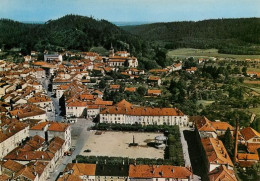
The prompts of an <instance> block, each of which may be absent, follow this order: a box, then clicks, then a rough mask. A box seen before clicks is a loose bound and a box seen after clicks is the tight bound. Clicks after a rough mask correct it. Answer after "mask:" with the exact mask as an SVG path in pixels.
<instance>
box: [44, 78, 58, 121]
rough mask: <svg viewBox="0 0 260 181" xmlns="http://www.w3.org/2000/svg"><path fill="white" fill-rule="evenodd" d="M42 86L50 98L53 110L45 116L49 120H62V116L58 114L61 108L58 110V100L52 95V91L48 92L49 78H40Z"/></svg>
mask: <svg viewBox="0 0 260 181" xmlns="http://www.w3.org/2000/svg"><path fill="white" fill-rule="evenodd" d="M40 82H41V84H42V86H43V88H44V89H45V90H46V92H47V95H48V96H49V97H50V98H51V100H52V104H53V107H54V111H53V112H48V113H47V117H48V119H49V120H51V121H57V122H62V121H63V117H62V116H60V113H61V110H60V106H59V100H58V99H57V98H54V97H52V92H50V91H49V90H48V85H49V82H50V80H49V78H48V77H46V78H43V79H41V80H40Z"/></svg>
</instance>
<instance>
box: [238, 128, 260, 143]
mask: <svg viewBox="0 0 260 181" xmlns="http://www.w3.org/2000/svg"><path fill="white" fill-rule="evenodd" d="M240 133H241V134H242V136H243V137H244V139H245V141H246V143H247V144H248V143H257V144H260V133H258V132H257V131H256V130H254V129H253V128H251V127H247V128H244V129H242V130H240Z"/></svg>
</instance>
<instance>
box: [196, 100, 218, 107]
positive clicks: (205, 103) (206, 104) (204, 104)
mask: <svg viewBox="0 0 260 181" xmlns="http://www.w3.org/2000/svg"><path fill="white" fill-rule="evenodd" d="M213 102H215V101H207V100H198V101H197V104H198V105H200V104H202V105H203V106H204V107H205V106H208V105H210V104H212V103H213Z"/></svg>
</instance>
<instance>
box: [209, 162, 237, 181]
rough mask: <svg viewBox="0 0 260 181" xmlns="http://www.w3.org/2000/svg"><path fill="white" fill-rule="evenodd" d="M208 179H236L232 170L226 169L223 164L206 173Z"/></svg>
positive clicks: (233, 180) (235, 180)
mask: <svg viewBox="0 0 260 181" xmlns="http://www.w3.org/2000/svg"><path fill="white" fill-rule="evenodd" d="M208 176H209V181H220V180H223V181H224V180H228V181H237V179H236V176H235V173H234V170H230V169H227V167H226V166H225V165H221V166H220V167H217V168H215V169H214V170H212V171H211V172H209V174H208Z"/></svg>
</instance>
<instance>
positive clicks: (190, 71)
mask: <svg viewBox="0 0 260 181" xmlns="http://www.w3.org/2000/svg"><path fill="white" fill-rule="evenodd" d="M196 71H197V67H191V68H189V69H186V72H188V73H190V74H194V73H195V72H196Z"/></svg>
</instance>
